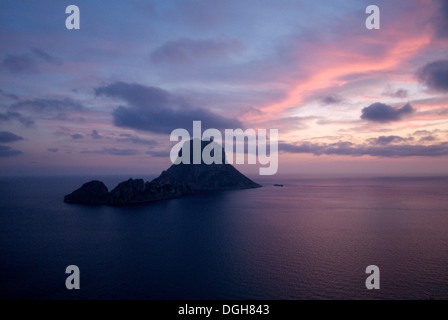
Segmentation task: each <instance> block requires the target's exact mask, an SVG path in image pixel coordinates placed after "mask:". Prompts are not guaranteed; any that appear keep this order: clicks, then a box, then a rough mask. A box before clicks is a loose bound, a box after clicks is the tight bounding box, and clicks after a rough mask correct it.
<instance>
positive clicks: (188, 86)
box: [0, 0, 448, 176]
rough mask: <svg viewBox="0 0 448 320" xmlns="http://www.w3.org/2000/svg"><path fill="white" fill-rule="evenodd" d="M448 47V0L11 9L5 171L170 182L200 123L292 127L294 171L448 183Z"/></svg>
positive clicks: (247, 169) (0, 97)
mask: <svg viewBox="0 0 448 320" xmlns="http://www.w3.org/2000/svg"><path fill="white" fill-rule="evenodd" d="M72 4H74V5H76V6H78V7H79V10H80V29H79V30H76V29H73V30H68V29H67V28H66V25H65V22H66V19H67V17H68V16H69V14H66V13H65V9H66V7H67V6H69V5H72ZM371 4H374V5H377V6H378V7H379V9H380V29H378V30H375V29H374V30H369V29H367V28H366V26H365V21H366V19H367V18H368V16H369V15H368V14H366V7H367V6H369V5H371ZM447 49H448V1H443V0H406V1H404V0H402V1H398V0H389V1H375V2H373V1H370V0H369V1H362V0H328V1H327V0H322V1H299V0H297V1H293V0H288V1H287V0H278V1H271V0H257V1H255V0H247V1H241V0H172V1H143V0H124V1H107V2H106V1H97V0H89V1H76V0H73V1H70V2H66V1H60V0H57V1H56V0H54V1H49V0H42V1H31V0H29V1H25V0H2V1H1V2H0V175H3V176H5V175H61V174H68V175H95V174H134V175H138V174H157V173H160V172H161V170H164V169H166V168H168V167H169V166H170V165H171V162H170V158H169V152H170V150H171V148H172V146H173V145H174V144H175V143H174V142H172V141H170V133H171V131H172V130H174V129H176V128H184V129H187V130H189V131H191V129H192V122H193V121H194V120H200V121H202V127H203V129H206V128H217V129H219V130H224V129H236V128H242V129H247V128H254V129H268V130H269V129H278V130H279V131H278V132H279V136H278V137H279V138H278V139H279V141H278V148H279V154H278V158H279V170H278V173H279V174H282V173H283V174H290V173H297V174H303V175H305V174H345V175H361V174H374V175H447V174H448V50H447ZM237 168H238V169H240V171H242V172H243V173H257V172H258V166H256V165H241V166H238V167H237Z"/></svg>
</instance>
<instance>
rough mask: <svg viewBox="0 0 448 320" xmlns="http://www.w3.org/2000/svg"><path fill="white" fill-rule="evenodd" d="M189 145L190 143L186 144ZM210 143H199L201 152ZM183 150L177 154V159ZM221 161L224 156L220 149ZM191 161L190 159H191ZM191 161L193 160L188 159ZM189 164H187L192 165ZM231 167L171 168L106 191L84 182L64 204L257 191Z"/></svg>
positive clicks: (124, 202)
mask: <svg viewBox="0 0 448 320" xmlns="http://www.w3.org/2000/svg"><path fill="white" fill-rule="evenodd" d="M189 143H190V145H191V144H192V140H191V141H190V142H189ZM209 143H211V142H210V141H201V149H202V150H203V149H204V147H205V146H207V145H208V144H209ZM181 154H182V149H181V150H180V151H179V156H181ZM222 155H223V159H225V152H224V149H222ZM191 157H192V156H191ZM191 160H192V159H191ZM192 162H193V161H191V162H190V163H192ZM259 187H261V185H259V184H257V183H255V182H253V181H252V180H250V179H249V178H247V177H246V176H245V175H243V174H242V173H240V172H239V171H238V170H237V169H235V167H233V166H232V165H231V164H227V163H225V161H223V163H222V164H215V163H213V164H209V165H207V164H205V163H203V162H201V163H200V164H184V163H180V164H177V165H176V164H173V165H171V167H170V168H168V169H167V170H166V171H163V172H162V173H161V174H160V176H159V177H157V178H155V179H154V180H152V181H149V182H144V181H143V179H129V180H127V181H124V182H121V183H119V184H118V185H117V186H116V187H115V188H114V189H113V190H111V191H109V190H108V189H107V187H106V185H105V184H104V183H103V182H101V181H98V180H93V181H90V182H87V183H85V184H83V185H82V186H81V188H79V189H77V190H75V191H73V192H72V193H70V194H68V195H66V196H65V197H64V202H65V203H70V204H86V205H108V206H126V205H134V204H141V203H148V202H153V201H158V200H167V199H173V198H178V197H182V196H184V195H189V194H194V193H195V192H198V191H211V190H213V191H215V190H235V189H251V188H259Z"/></svg>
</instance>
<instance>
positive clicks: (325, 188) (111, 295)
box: [0, 175, 448, 300]
mask: <svg viewBox="0 0 448 320" xmlns="http://www.w3.org/2000/svg"><path fill="white" fill-rule="evenodd" d="M127 178H129V177H127V176H105V177H98V176H96V177H81V176H67V177H1V178H0V299H2V300H5V299H8V300H9V299H12V300H15V299H32V300H34V299H36V300H53V299H57V300H60V299H64V300H65V299H75V300H78V299H82V300H84V299H88V300H90V299H94V300H98V299H106V300H110V299H111V300H112V299H113V300H115V299H120V300H123V299H125V300H127V299H132V300H147V299H148V300H179V299H180V300H217V299H219V300H221V299H224V300H227V299H232V300H245V299H250V300H266V299H269V300H315V299H317V300H321V299H322V300H333V299H335V300H345V299H349V300H352V299H362V300H364V299H386V300H388V299H394V300H395V299H400V300H403V299H406V300H407V299H412V300H414V299H418V300H430V299H434V300H438V299H448V177H369V178H365V177H364V178H353V177H351V178H341V177H338V178H335V177H332V178H330V177H302V176H294V175H290V176H275V177H260V176H254V177H251V178H253V180H255V181H256V182H258V183H260V184H262V185H263V187H262V188H258V189H249V190H235V191H222V192H208V193H201V194H196V195H194V196H188V197H183V198H178V199H172V200H167V201H160V202H155V203H151V204H146V205H136V206H130V207H107V206H84V205H69V204H66V203H64V202H63V198H64V195H66V194H68V193H70V192H72V191H73V190H75V189H77V188H79V187H80V186H81V185H82V184H83V183H84V182H87V181H89V180H92V179H100V180H102V181H104V182H105V183H106V185H107V186H108V187H109V189H111V188H113V187H114V186H115V185H116V184H118V183H119V182H121V181H124V180H126V179H127ZM144 178H145V180H151V179H152V178H154V177H153V176H145V177H144ZM274 184H282V185H283V186H274ZM71 265H75V266H77V267H78V268H79V284H80V288H79V289H73V290H68V289H67V287H66V279H67V278H68V277H69V276H70V274H69V273H66V268H67V267H68V266H71ZM372 265H374V266H377V267H378V287H379V288H378V289H368V288H367V286H366V280H367V279H368V277H369V276H370V273H366V269H367V267H368V266H372Z"/></svg>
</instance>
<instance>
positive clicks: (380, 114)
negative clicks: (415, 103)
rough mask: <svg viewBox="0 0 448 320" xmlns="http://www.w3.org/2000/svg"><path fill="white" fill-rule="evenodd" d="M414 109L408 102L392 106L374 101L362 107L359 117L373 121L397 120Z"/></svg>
mask: <svg viewBox="0 0 448 320" xmlns="http://www.w3.org/2000/svg"><path fill="white" fill-rule="evenodd" d="M414 111H415V110H414V108H413V107H412V106H411V105H410V104H409V103H407V104H405V105H404V106H403V107H401V108H394V107H392V106H389V105H387V104H384V103H380V102H376V103H373V104H371V105H370V106H368V107H366V108H364V109H362V115H361V119H363V120H368V121H373V122H391V121H399V120H401V119H402V118H403V117H404V116H406V115H409V114H412V113H413V112H414Z"/></svg>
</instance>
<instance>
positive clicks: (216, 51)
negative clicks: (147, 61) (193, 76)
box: [150, 38, 243, 64]
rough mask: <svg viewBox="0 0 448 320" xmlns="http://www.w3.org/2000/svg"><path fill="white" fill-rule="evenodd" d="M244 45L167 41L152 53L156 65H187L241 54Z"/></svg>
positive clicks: (217, 41)
mask: <svg viewBox="0 0 448 320" xmlns="http://www.w3.org/2000/svg"><path fill="white" fill-rule="evenodd" d="M242 47H243V46H242V44H241V43H240V42H239V41H238V40H234V39H199V40H195V39H191V38H181V39H178V40H174V41H167V42H165V43H164V44H163V45H161V46H160V47H158V48H157V49H155V50H154V51H153V52H152V53H151V56H150V57H151V61H152V62H154V63H167V64H173V63H174V64H187V63H192V62H194V61H196V62H200V63H202V62H204V60H212V61H214V60H217V59H222V58H226V57H228V56H229V55H231V54H234V53H239V52H240V51H241V50H242Z"/></svg>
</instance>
